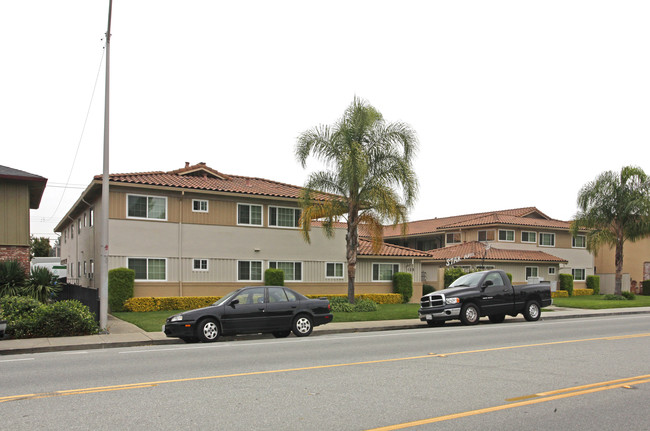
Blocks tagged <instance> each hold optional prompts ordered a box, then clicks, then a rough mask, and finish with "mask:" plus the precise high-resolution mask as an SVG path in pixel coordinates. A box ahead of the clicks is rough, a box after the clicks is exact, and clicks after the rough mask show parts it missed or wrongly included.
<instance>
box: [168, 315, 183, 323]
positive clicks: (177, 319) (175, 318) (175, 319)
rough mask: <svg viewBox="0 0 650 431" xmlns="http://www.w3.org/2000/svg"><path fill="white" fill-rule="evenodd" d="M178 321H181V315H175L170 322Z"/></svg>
mask: <svg viewBox="0 0 650 431" xmlns="http://www.w3.org/2000/svg"><path fill="white" fill-rule="evenodd" d="M179 320H183V315H182V314H177V315H176V316H172V319H171V320H170V322H178V321H179Z"/></svg>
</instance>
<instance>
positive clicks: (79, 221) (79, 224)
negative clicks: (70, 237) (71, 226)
mask: <svg viewBox="0 0 650 431" xmlns="http://www.w3.org/2000/svg"><path fill="white" fill-rule="evenodd" d="M77 233H81V217H79V219H78V220H77Z"/></svg>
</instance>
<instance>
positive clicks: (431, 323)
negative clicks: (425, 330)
mask: <svg viewBox="0 0 650 431" xmlns="http://www.w3.org/2000/svg"><path fill="white" fill-rule="evenodd" d="M444 324H445V321H444V320H427V325H429V326H431V327H436V326H444Z"/></svg>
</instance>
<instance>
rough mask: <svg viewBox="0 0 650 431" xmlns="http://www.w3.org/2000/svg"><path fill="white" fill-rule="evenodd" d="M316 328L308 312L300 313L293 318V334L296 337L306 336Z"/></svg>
mask: <svg viewBox="0 0 650 431" xmlns="http://www.w3.org/2000/svg"><path fill="white" fill-rule="evenodd" d="M313 329H314V322H313V321H312V319H311V317H309V315H307V314H300V315H298V316H297V317H296V318H295V319H294V320H293V328H292V331H293V334H294V335H295V336H296V337H306V336H308V335H309V334H311V331H313Z"/></svg>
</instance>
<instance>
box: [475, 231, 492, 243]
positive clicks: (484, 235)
mask: <svg viewBox="0 0 650 431" xmlns="http://www.w3.org/2000/svg"><path fill="white" fill-rule="evenodd" d="M478 240H479V241H494V230H480V231H478Z"/></svg>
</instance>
